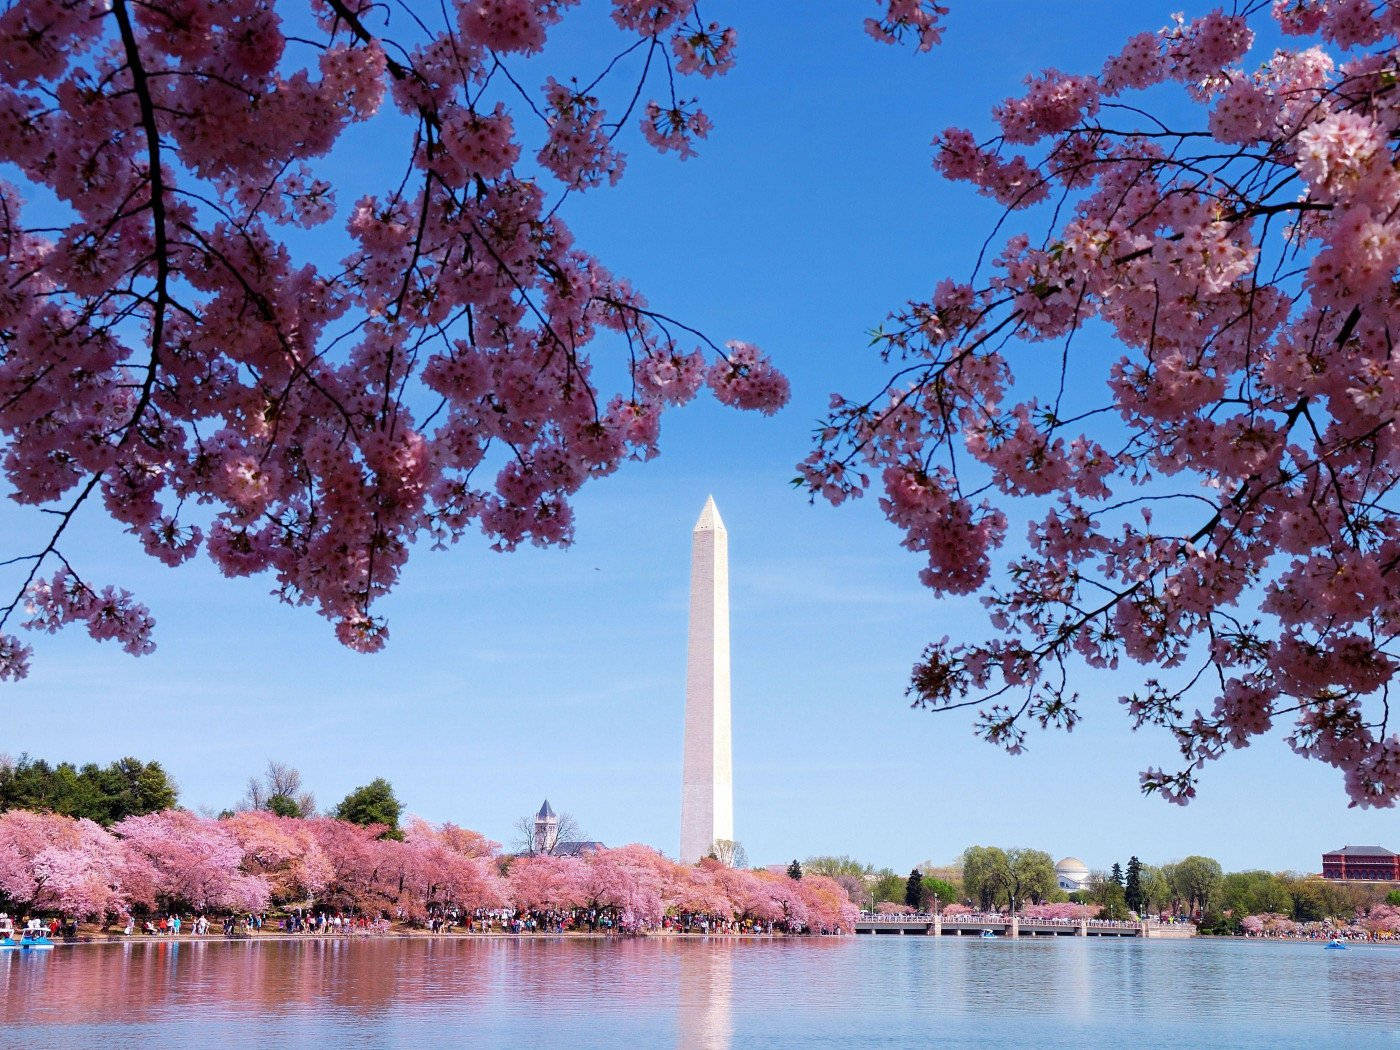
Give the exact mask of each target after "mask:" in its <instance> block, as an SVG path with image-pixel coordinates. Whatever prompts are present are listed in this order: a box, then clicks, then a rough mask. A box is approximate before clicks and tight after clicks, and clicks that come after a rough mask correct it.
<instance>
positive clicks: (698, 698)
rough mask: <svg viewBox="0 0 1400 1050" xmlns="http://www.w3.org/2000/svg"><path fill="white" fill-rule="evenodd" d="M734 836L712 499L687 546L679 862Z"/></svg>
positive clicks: (722, 545) (721, 572) (722, 564)
mask: <svg viewBox="0 0 1400 1050" xmlns="http://www.w3.org/2000/svg"><path fill="white" fill-rule="evenodd" d="M733 838H734V771H733V763H732V759H731V756H730V750H729V534H728V533H727V532H726V531H725V528H724V521H723V520H722V519H721V518H720V516H719V509H718V508H717V507H716V506H715V501H714V498H713V497H711V498H710V499H708V500H706V501H705V509H704V510H702V511H701V512H700V520H699V521H697V522H696V523H695V532H694V534H693V536H692V539H691V549H690V638H689V644H688V646H687V649H686V666H685V755H684V761H683V763H682V777H681V863H683V864H693V863H694V862H695V861H697V860H699V859H701V858H702V857H704V856H706V855H707V854H708V853H709V852H710V847H711V846H713V845H714V843H715V840H717V839H733Z"/></svg>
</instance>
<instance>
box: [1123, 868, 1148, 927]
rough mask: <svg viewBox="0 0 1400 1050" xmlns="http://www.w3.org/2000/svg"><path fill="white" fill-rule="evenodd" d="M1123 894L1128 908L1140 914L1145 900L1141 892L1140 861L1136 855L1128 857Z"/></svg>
mask: <svg viewBox="0 0 1400 1050" xmlns="http://www.w3.org/2000/svg"><path fill="white" fill-rule="evenodd" d="M1123 896H1124V898H1125V899H1126V900H1127V902H1128V908H1129V909H1130V910H1132V911H1135V912H1137V913H1138V914H1139V915H1141V914H1142V909H1143V905H1144V904H1146V900H1145V896H1144V894H1143V892H1142V861H1140V860H1138V859H1137V858H1136V857H1129V858H1128V877H1127V880H1126V882H1125V884H1124V886H1123Z"/></svg>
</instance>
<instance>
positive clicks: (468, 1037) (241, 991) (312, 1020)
mask: <svg viewBox="0 0 1400 1050" xmlns="http://www.w3.org/2000/svg"><path fill="white" fill-rule="evenodd" d="M0 975H2V979H3V989H4V996H3V1007H0V1022H3V1023H0V1045H4V1046H25V1047H33V1046H62V1047H118V1046H120V1047H128V1046H156V1045H159V1046H162V1047H170V1046H214V1047H227V1048H233V1047H243V1046H278V1047H289V1046H310V1047H335V1048H337V1050H340V1048H349V1047H371V1046H375V1047H377V1046H424V1045H466V1046H532V1047H542V1046H577V1047H608V1048H610V1050H631V1048H642V1047H669V1046H675V1047H684V1048H690V1047H694V1048H706V1050H723V1048H727V1047H736V1048H737V1047H743V1048H750V1047H788V1046H804V1047H810V1046H818V1047H820V1046H850V1045H857V1044H859V1045H875V1046H882V1047H913V1046H928V1045H951V1046H982V1045H988V1046H991V1045H1012V1044H1015V1045H1019V1046H1056V1045H1069V1046H1115V1047H1118V1048H1123V1047H1130V1046H1143V1045H1151V1046H1154V1047H1199V1046H1205V1045H1213V1046H1221V1047H1224V1046H1259V1047H1280V1046H1324V1045H1325V1046H1363V1045H1365V1046H1389V1045H1395V1046H1397V1047H1400V948H1386V947H1380V946H1358V947H1354V948H1351V949H1348V950H1347V951H1326V950H1324V949H1323V947H1322V945H1321V944H1281V943H1242V942H1234V941H1223V942H1222V941H1176V942H1172V941H1161V942H1159V941H1151V942H1147V941H1139V940H1127V939H1124V940H1118V939H1112V940H1109V939H1105V940H1097V939H1081V938H1054V939H1023V940H1021V941H1019V942H1016V941H1003V940H998V941H983V940H980V939H978V940H974V939H971V938H969V939H956V938H942V939H935V938H931V937H879V938H874V937H860V938H855V937H847V938H813V939H800V940H775V941H743V942H740V941H733V940H699V939H695V940H692V939H661V938H654V939H637V940H623V941H616V940H566V939H526V940H507V939H489V940H488V939H480V940H437V941H430V940H427V939H402V940H354V941H339V942H330V941H302V942H285V941H283V942H265V943H248V942H221V941H212V942H206V943H201V944H194V943H184V944H175V943H157V944H127V945H107V944H94V945H78V946H72V947H59V948H57V949H55V950H54V951H52V952H49V953H20V952H5V953H3V955H0Z"/></svg>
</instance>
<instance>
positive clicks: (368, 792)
mask: <svg viewBox="0 0 1400 1050" xmlns="http://www.w3.org/2000/svg"><path fill="white" fill-rule="evenodd" d="M402 812H403V805H402V804H401V803H400V802H399V800H398V799H397V798H395V797H394V789H393V787H392V786H391V785H390V784H389V782H388V781H387V780H385V779H384V778H383V777H375V778H374V779H373V780H371V781H370V782H369V783H368V784H366V785H365V786H364V787H358V788H356V789H355V790H354V791H352V792H350V794H348V795H346V796H345V798H344V799H343V800H342V801H341V803H340V805H338V806H336V807H335V815H336V816H337V817H338V818H340V819H341V820H348V821H349V822H350V823H351V824H360V825H363V826H366V827H367V826H369V825H370V824H382V825H383V826H384V828H385V829H386V833H390V834H392V833H397V832H398V830H399V814H400V813H402Z"/></svg>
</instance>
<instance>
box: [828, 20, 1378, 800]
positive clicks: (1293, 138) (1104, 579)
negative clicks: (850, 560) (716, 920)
mask: <svg viewBox="0 0 1400 1050" xmlns="http://www.w3.org/2000/svg"><path fill="white" fill-rule="evenodd" d="M890 7H891V11H892V12H894V11H895V9H896V8H898V9H899V10H900V11H902V12H904V14H905V15H906V16H910V14H911V12H912V13H914V14H917V13H918V12H919V11H925V12H927V10H928V9H927V8H925V7H923V6H922V5H916V4H904V5H894V4H891V5H890ZM1266 17H1268V14H1267V13H1266V12H1265V11H1264V10H1263V8H1262V6H1261V5H1254V7H1253V8H1251V9H1250V11H1249V12H1239V11H1237V12H1234V13H1226V12H1223V11H1214V12H1208V13H1206V14H1204V15H1202V16H1201V17H1199V18H1196V19H1192V20H1186V19H1184V18H1177V19H1175V20H1174V21H1173V22H1172V23H1171V24H1170V25H1168V26H1167V27H1165V28H1164V29H1162V30H1161V31H1160V32H1158V33H1143V34H1139V35H1137V36H1134V37H1133V38H1132V39H1130V40H1129V41H1128V42H1127V44H1126V45H1125V46H1124V47H1123V49H1122V50H1121V51H1120V52H1119V53H1117V54H1116V55H1113V56H1111V57H1109V58H1108V60H1107V61H1106V62H1105V63H1104V65H1103V67H1102V69H1101V70H1100V71H1099V72H1097V73H1065V72H1061V71H1058V70H1047V71H1045V72H1043V73H1041V74H1040V75H1038V76H1034V77H1031V78H1029V79H1028V80H1027V82H1026V84H1027V87H1026V90H1025V92H1024V93H1023V94H1021V95H1019V96H1017V97H1015V98H1011V99H1008V100H1006V101H1005V102H1004V103H1002V104H1001V105H999V106H997V107H996V109H995V110H994V112H993V117H994V119H995V122H996V125H997V129H996V132H995V133H994V134H993V135H992V136H991V137H990V138H988V137H985V136H979V135H976V134H974V133H973V132H972V131H969V130H967V129H962V128H951V129H948V130H946V131H944V132H942V133H941V134H939V135H938V137H937V138H936V139H935V144H934V145H935V155H934V165H935V167H936V169H937V170H938V171H939V172H940V173H941V174H943V175H944V176H946V177H948V178H950V179H955V180H960V181H965V182H968V183H970V184H971V185H972V186H973V187H975V189H976V190H977V191H978V192H979V193H981V194H983V195H985V196H987V197H989V198H991V199H993V200H995V201H996V202H998V203H999V204H1001V205H1002V206H1004V208H1005V209H1007V211H1008V213H1009V214H1008V215H1007V216H1006V220H1005V221H1007V222H1008V223H1010V222H1018V221H1020V220H1022V219H1024V220H1025V221H1026V222H1030V221H1031V220H1032V218H1033V217H1040V216H1043V217H1044V227H1045V232H1044V234H1043V235H1042V236H1040V237H1033V236H1031V235H1030V234H1028V233H1023V232H1014V227H1013V232H1012V234H1011V236H1010V237H1009V238H1008V239H1007V240H1006V241H1005V243H1004V245H1003V247H1002V248H1001V250H1000V251H997V250H995V249H992V250H991V251H989V252H988V253H987V255H988V258H989V259H990V261H991V267H990V270H989V271H988V272H986V273H984V274H982V275H981V276H980V277H978V278H976V279H975V280H974V281H969V282H957V281H943V282H940V283H939V284H938V285H937V288H936V290H935V292H934V294H933V295H932V296H931V297H929V298H926V299H917V300H915V301H912V302H910V303H909V304H907V306H905V307H904V308H902V309H900V310H897V311H896V312H894V313H893V314H892V315H891V316H890V318H889V320H888V321H887V322H886V324H885V325H884V326H883V327H882V328H881V329H880V330H879V331H878V332H877V342H878V344H879V347H880V350H881V353H882V354H883V356H884V357H885V358H886V360H888V361H890V362H891V363H892V365H893V369H894V371H893V374H892V376H891V378H890V381H889V384H888V385H887V387H886V388H885V389H886V393H884V394H882V395H881V396H880V397H878V398H873V399H857V398H847V397H843V396H839V395H834V396H833V401H832V409H831V412H830V414H829V416H828V418H827V419H826V421H825V424H824V426H823V427H822V429H821V430H819V432H818V441H817V448H816V450H815V451H814V452H813V453H812V455H811V456H809V457H808V459H807V460H805V461H804V462H803V464H802V465H801V467H800V470H801V472H802V477H803V479H804V480H805V483H806V485H807V487H808V488H809V490H810V491H811V493H812V494H813V495H814V496H815V495H821V496H822V497H824V498H827V499H830V500H832V501H833V502H840V501H842V500H844V499H847V498H850V497H852V496H857V495H860V494H862V493H863V492H864V491H865V490H867V489H868V488H870V487H872V486H874V487H875V488H876V489H877V490H878V491H880V492H881V500H880V502H881V506H882V508H883V509H884V511H885V513H886V515H887V516H888V517H889V519H890V520H891V521H892V522H893V523H894V524H895V525H896V526H898V527H899V529H900V530H901V531H902V532H903V535H904V539H903V543H904V546H905V547H907V548H909V549H910V550H913V551H916V552H918V553H919V555H920V556H921V558H922V559H923V560H924V563H925V564H924V566H923V568H922V570H921V572H920V577H921V579H922V580H923V581H924V582H925V583H926V584H927V585H928V586H929V587H931V588H932V589H933V590H934V591H935V592H938V593H954V594H963V593H972V592H977V593H980V594H981V595H982V597H983V600H984V601H985V602H986V604H987V606H988V609H989V612H990V618H991V624H992V626H993V628H994V629H995V631H996V632H997V634H996V636H994V637H993V638H991V639H990V640H989V641H986V642H982V643H960V644H950V643H948V642H946V641H945V642H942V643H936V644H934V645H932V646H930V647H929V648H928V650H927V651H926V652H925V654H924V657H923V659H922V660H921V661H920V663H919V665H918V666H917V667H916V668H915V673H914V678H913V685H912V687H911V695H912V696H913V698H914V701H915V703H916V704H924V705H928V706H931V707H935V708H948V707H954V706H959V707H960V706H964V705H968V704H975V703H978V702H979V700H978V694H980V695H981V697H982V701H981V702H982V703H984V704H985V705H986V706H985V707H984V710H983V714H982V717H981V718H980V720H979V726H980V729H981V731H982V732H983V733H984V734H985V735H986V736H987V737H988V738H989V739H992V740H994V741H996V742H999V743H1001V744H1003V745H1005V746H1006V747H1008V748H1010V749H1012V750H1017V749H1019V748H1020V747H1021V746H1023V742H1024V735H1025V734H1024V728H1023V727H1024V726H1025V725H1026V724H1027V723H1031V724H1034V723H1038V724H1040V725H1041V726H1047V725H1058V726H1068V727H1072V726H1073V725H1074V724H1076V722H1077V720H1078V718H1079V713H1078V709H1079V699H1078V695H1077V692H1076V688H1075V685H1074V681H1075V678H1076V676H1077V675H1078V674H1079V673H1080V669H1081V668H1082V667H1084V666H1086V665H1087V666H1088V667H1091V668H1111V667H1115V666H1117V665H1118V663H1119V661H1120V660H1122V659H1124V658H1126V659H1128V660H1132V661H1134V662H1137V663H1140V664H1143V665H1145V666H1148V667H1151V668H1153V669H1154V673H1155V677H1153V678H1152V679H1151V680H1150V681H1148V682H1147V683H1145V685H1144V687H1143V688H1142V689H1141V690H1139V691H1137V692H1136V693H1134V694H1132V695H1130V696H1127V697H1124V698H1123V703H1124V705H1125V706H1126V709H1127V711H1128V713H1129V715H1130V717H1131V718H1132V720H1133V722H1134V723H1135V725H1139V726H1141V725H1155V726H1162V727H1165V728H1166V729H1168V730H1169V731H1170V732H1171V734H1172V737H1173V739H1174V741H1175V743H1176V744H1177V746H1178V747H1179V749H1180V752H1181V755H1182V760H1183V765H1182V768H1180V769H1179V770H1176V771H1170V772H1168V771H1163V770H1160V769H1151V770H1148V771H1146V772H1145V773H1144V775H1143V779H1142V785H1143V787H1144V789H1146V790H1148V791H1160V792H1161V793H1162V794H1163V795H1164V796H1165V797H1167V798H1169V799H1171V800H1173V801H1178V802H1181V801H1185V800H1187V799H1189V798H1190V797H1192V795H1193V794H1194V793H1195V790H1196V784H1197V780H1198V776H1199V771H1200V769H1201V768H1202V766H1203V765H1204V763H1206V762H1208V761H1210V760H1212V759H1216V758H1219V757H1220V756H1221V755H1223V754H1224V753H1226V752H1227V751H1228V750H1230V749H1232V748H1238V747H1243V746H1246V745H1248V744H1249V743H1250V741H1251V740H1252V739H1254V738H1256V737H1257V736H1258V735H1259V734H1261V733H1264V732H1267V731H1268V730H1270V728H1271V727H1273V726H1274V725H1275V724H1276V722H1277V721H1278V716H1280V715H1285V714H1286V715H1288V716H1291V719H1292V721H1293V722H1294V725H1293V727H1292V730H1291V732H1290V733H1289V735H1288V743H1289V745H1290V746H1291V747H1292V748H1293V749H1294V750H1295V751H1297V752H1298V753H1300V754H1302V755H1304V756H1307V757H1310V758H1316V759H1320V760H1322V761H1324V762H1327V763H1329V764H1331V765H1333V766H1335V767H1336V768H1337V769H1339V770H1340V771H1341V772H1342V774H1343V776H1344V781H1345V789H1346V792H1347V794H1348V796H1349V798H1350V800H1351V801H1352V803H1353V804H1355V805H1362V806H1389V805H1393V804H1394V803H1395V802H1396V801H1397V800H1400V735H1397V732H1396V727H1395V726H1394V725H1393V724H1392V723H1391V722H1390V721H1389V717H1388V706H1387V705H1386V703H1385V701H1384V697H1385V695H1386V691H1387V689H1388V688H1389V687H1390V686H1391V685H1392V680H1393V679H1394V676H1395V675H1396V673H1397V671H1398V670H1400V647H1397V644H1396V641H1395V639H1396V638H1397V637H1400V634H1397V631H1396V625H1397V623H1400V583H1398V582H1397V572H1396V567H1397V565H1400V502H1397V500H1396V496H1395V493H1396V491H1397V482H1398V481H1400V429H1397V427H1396V420H1397V419H1400V370H1398V369H1397V368H1396V365H1395V362H1394V352H1393V346H1394V338H1395V332H1396V331H1397V330H1400V298H1397V297H1396V295H1395V289H1396V287H1397V283H1396V282H1397V278H1400V163H1398V162H1397V142H1400V99H1397V96H1396V93H1395V90H1394V85H1395V82H1396V78H1397V76H1400V49H1397V39H1396V38H1397V32H1400V8H1397V5H1394V4H1371V3H1355V2H1352V0H1279V2H1277V3H1275V4H1274V5H1273V7H1272V17H1273V18H1274V19H1275V20H1276V22H1277V26H1276V29H1277V30H1281V31H1282V32H1283V33H1284V34H1286V35H1287V36H1288V38H1290V43H1289V46H1288V47H1285V48H1280V49H1278V50H1276V51H1274V52H1273V53H1272V54H1270V55H1263V56H1260V55H1256V54H1254V53H1252V51H1251V48H1253V46H1254V41H1255V35H1256V33H1255V30H1256V28H1257V22H1258V21H1259V20H1262V19H1263V18H1266ZM877 35H880V34H878V33H877ZM1298 38H1311V39H1298ZM1173 85H1175V86H1176V88H1177V89H1178V90H1180V91H1182V92H1183V93H1184V95H1185V98H1184V99H1182V100H1180V104H1179V105H1178V106H1177V108H1176V110H1174V112H1176V113H1178V114H1181V113H1186V114H1189V115H1193V116H1194V119H1192V116H1187V117H1186V118H1185V119H1184V121H1173V120H1166V119H1158V118H1157V117H1155V116H1153V115H1152V114H1151V113H1149V112H1148V110H1147V108H1146V107H1148V106H1150V105H1151V104H1152V99H1150V98H1149V99H1146V100H1143V99H1138V98H1136V97H1133V95H1132V93H1133V92H1136V91H1141V90H1144V89H1153V90H1154V91H1156V92H1157V93H1158V96H1157V97H1160V95H1161V93H1163V92H1166V91H1168V90H1170V89H1171V88H1172V86H1173ZM1042 202H1044V203H1045V206H1044V207H1043V208H1040V209H1038V210H1037V208H1036V206H1037V205H1040V204H1041V203H1042ZM1052 202H1053V203H1052ZM1086 328H1092V329H1093V332H1094V334H1093V336H1092V338H1091V339H1090V340H1084V339H1079V338H1076V336H1077V335H1078V334H1079V333H1081V332H1083V331H1085V330H1086ZM1106 337H1111V338H1106ZM1013 514H1015V515H1017V516H1018V517H1020V518H1021V519H1022V520H1025V521H1026V525H1025V532H1024V535H1025V543H1024V546H1023V547H1021V549H1019V550H1018V551H1016V552H1015V553H1014V554H1013V555H1012V556H1011V557H1010V558H1008V559H1007V560H1005V561H1004V562H1002V561H994V555H995V554H996V553H997V551H998V550H999V549H1000V548H1002V546H1003V544H1004V543H1007V542H1008V537H1009V536H1010V537H1016V536H1018V534H1019V533H1020V530H1019V528H1013V527H1012V526H1011V525H1010V524H1009V519H1010V518H1011V517H1012V515H1013Z"/></svg>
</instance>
